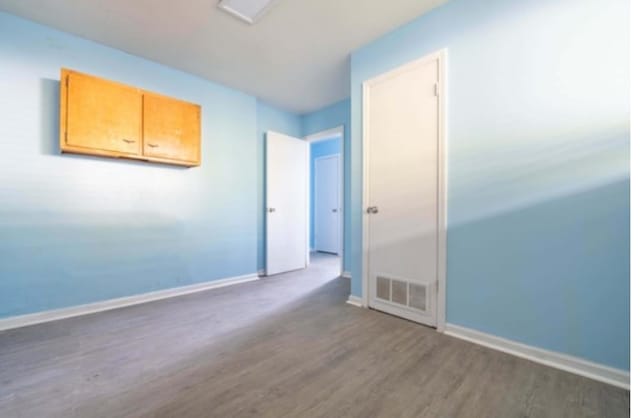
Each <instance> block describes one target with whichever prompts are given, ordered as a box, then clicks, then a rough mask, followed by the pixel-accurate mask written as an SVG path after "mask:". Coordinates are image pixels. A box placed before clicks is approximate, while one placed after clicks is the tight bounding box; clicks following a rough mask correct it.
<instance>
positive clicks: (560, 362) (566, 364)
mask: <svg viewBox="0 0 640 418" xmlns="http://www.w3.org/2000/svg"><path fill="white" fill-rule="evenodd" d="M444 333H445V334H447V335H450V336H452V337H456V338H460V339H463V340H466V341H470V342H472V343H476V344H480V345H483V346H485V347H489V348H493V349H495V350H498V351H502V352H505V353H508V354H512V355H514V356H517V357H521V358H524V359H527V360H531V361H534V362H536V363H540V364H544V365H545V366H550V367H555V368H556V369H560V370H564V371H567V372H570V373H575V374H577V375H580V376H584V377H588V378H590V379H594V380H598V381H600V382H604V383H608V384H610V385H613V386H617V387H620V388H623V389H627V390H629V372H628V371H625V370H620V369H615V368H613V367H609V366H604V365H602V364H598V363H593V362H591V361H588V360H584V359H581V358H579V357H574V356H570V355H567V354H562V353H558V352H555V351H549V350H545V349H542V348H537V347H533V346H530V345H526V344H522V343H518V342H516V341H511V340H507V339H505V338H501V337H497V336H495V335H491V334H486V333H484V332H480V331H475V330H473V329H469V328H465V327H461V326H459V325H454V324H447V325H446V329H445V331H444Z"/></svg>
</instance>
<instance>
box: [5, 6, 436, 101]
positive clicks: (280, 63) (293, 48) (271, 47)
mask: <svg viewBox="0 0 640 418" xmlns="http://www.w3.org/2000/svg"><path fill="white" fill-rule="evenodd" d="M444 1H446V0H278V1H277V3H276V4H275V6H274V7H273V8H271V9H270V10H269V11H268V13H267V14H266V15H265V16H263V17H262V18H261V19H260V20H259V21H258V23H257V24H255V25H253V26H249V25H247V24H246V23H244V22H242V21H240V20H238V19H236V18H234V17H232V16H230V15H228V14H227V13H225V12H223V11H222V10H220V9H219V8H218V7H216V6H217V0H181V1H178V0H107V1H98V0H92V1H89V0H28V1H25V0H0V10H2V11H6V12H8V13H11V14H15V15H18V16H22V17H24V18H27V19H30V20H33V21H36V22H39V23H43V24H45V25H48V26H52V27H54V28H57V29H61V30H63V31H66V32H70V33H73V34H76V35H79V36H82V37H84V38H88V39H91V40H94V41H97V42H100V43H102V44H105V45H109V46H111V47H114V48H118V49H120V50H123V51H126V52H128V53H131V54H134V55H138V56H141V57H145V58H148V59H150V60H153V61H157V62H159V63H162V64H165V65H168V66H170V67H174V68H177V69H180V70H183V71H186V72H189V73H192V74H196V75H198V76H201V77H203V78H206V79H209V80H212V81H215V82H218V83H222V84H225V85H227V86H230V87H233V88H236V89H238V90H241V91H244V92H247V93H249V94H252V95H255V96H257V97H258V98H260V99H262V100H264V101H266V102H269V103H272V104H274V105H276V106H279V107H282V108H284V109H287V110H290V111H294V112H297V113H306V112H310V111H314V110H317V109H319V108H321V107H323V106H326V105H329V104H331V103H334V102H337V101H339V100H341V99H344V98H346V97H348V95H349V53H350V52H351V51H353V50H355V49H357V48H358V47H360V46H362V45H365V44H366V43H367V42H369V41H372V40H374V39H375V38H377V37H379V36H381V35H383V34H384V33H386V32H388V31H390V30H392V29H394V28H396V27H398V26H400V25H402V24H404V23H406V22H408V21H410V20H412V19H414V18H416V17H418V16H420V15H421V14H423V13H425V12H427V11H428V10H430V9H432V8H433V7H435V6H437V5H439V4H442V3H444Z"/></svg>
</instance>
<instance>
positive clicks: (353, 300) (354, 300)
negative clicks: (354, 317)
mask: <svg viewBox="0 0 640 418" xmlns="http://www.w3.org/2000/svg"><path fill="white" fill-rule="evenodd" d="M347 304H349V305H353V306H356V307H358V308H364V305H363V304H362V298H361V297H359V296H353V295H349V299H347Z"/></svg>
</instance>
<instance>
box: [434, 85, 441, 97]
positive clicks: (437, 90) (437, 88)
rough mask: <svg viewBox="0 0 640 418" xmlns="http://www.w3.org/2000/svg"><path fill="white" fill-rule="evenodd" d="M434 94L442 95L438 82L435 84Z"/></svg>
mask: <svg viewBox="0 0 640 418" xmlns="http://www.w3.org/2000/svg"><path fill="white" fill-rule="evenodd" d="M433 95H434V96H436V97H438V96H440V86H439V84H438V83H436V84H434V85H433Z"/></svg>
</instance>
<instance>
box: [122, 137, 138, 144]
mask: <svg viewBox="0 0 640 418" xmlns="http://www.w3.org/2000/svg"><path fill="white" fill-rule="evenodd" d="M122 140H123V141H124V142H126V143H127V144H133V143H134V142H136V141H134V140H133V139H127V138H122Z"/></svg>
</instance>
